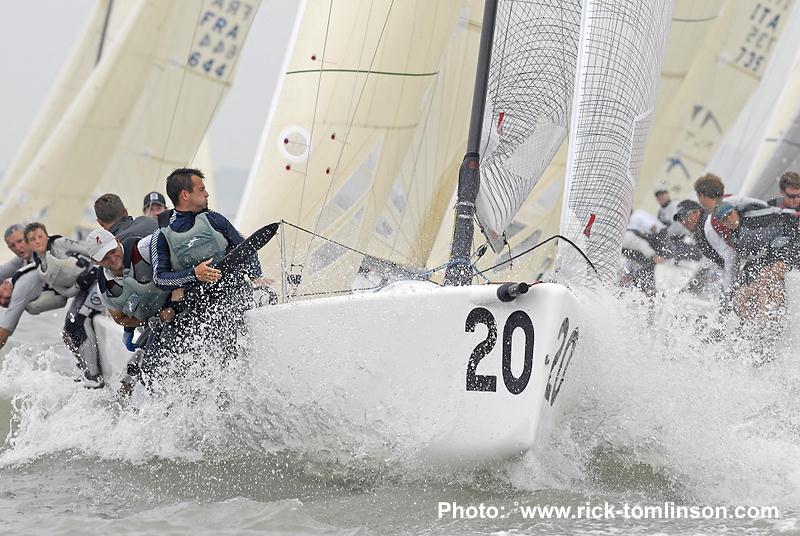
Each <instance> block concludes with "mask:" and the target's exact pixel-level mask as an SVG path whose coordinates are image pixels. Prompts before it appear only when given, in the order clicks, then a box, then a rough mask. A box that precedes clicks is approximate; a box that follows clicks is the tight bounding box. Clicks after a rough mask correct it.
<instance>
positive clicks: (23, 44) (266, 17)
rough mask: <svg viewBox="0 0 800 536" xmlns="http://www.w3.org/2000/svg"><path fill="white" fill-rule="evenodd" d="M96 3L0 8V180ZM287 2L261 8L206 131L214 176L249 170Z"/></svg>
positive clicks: (0, 4)
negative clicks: (0, 24)
mask: <svg viewBox="0 0 800 536" xmlns="http://www.w3.org/2000/svg"><path fill="white" fill-rule="evenodd" d="M96 1H97V0H69V1H66V0H25V1H24V2H13V1H7V0H5V1H0V20H2V21H4V22H5V24H4V29H3V31H2V32H0V65H1V66H2V69H3V75H2V78H3V81H4V84H3V89H2V96H3V98H2V99H0V120H1V121H2V128H1V129H0V173H2V172H3V171H4V170H5V169H7V168H8V166H9V165H10V164H11V161H12V160H13V158H14V154H15V152H16V150H17V148H18V147H19V145H20V143H21V142H22V140H23V138H24V136H25V134H26V132H27V130H28V128H29V126H30V125H31V123H32V122H33V119H34V117H35V115H36V112H37V110H38V109H39V107H40V106H41V105H42V103H43V102H44V100H45V97H46V96H47V92H48V90H49V89H50V85H51V84H52V83H53V82H54V80H55V78H56V76H57V75H58V73H59V70H60V68H61V66H62V64H63V63H64V62H65V61H66V58H67V56H68V55H69V52H70V50H71V48H72V46H73V44H74V43H75V42H76V40H77V39H78V34H79V32H80V30H81V29H82V28H83V26H84V23H85V22H86V19H87V18H88V16H89V14H90V13H91V10H92V7H93V6H94V4H95V2H96ZM196 1H198V2H199V1H200V0H196ZM292 4H294V0H262V2H261V8H260V9H259V12H258V15H257V16H256V19H255V21H254V22H253V26H252V28H251V30H250V34H249V36H248V39H247V42H246V44H245V47H244V49H243V51H242V54H241V56H240V59H239V64H238V67H237V73H236V79H235V81H234V84H233V87H232V88H231V91H230V92H229V93H228V95H227V97H226V99H225V101H224V102H223V104H222V106H221V107H220V108H219V110H218V111H217V115H216V117H215V119H214V122H213V123H212V126H211V131H210V132H211V134H210V143H211V158H212V161H213V164H214V168H215V169H217V170H219V169H224V168H239V169H249V167H250V163H251V161H252V159H253V156H254V152H255V150H256V147H257V145H258V141H259V138H260V136H261V130H262V129H263V126H264V120H265V119H266V114H267V109H268V107H269V100H270V97H271V94H272V90H273V87H274V84H275V81H276V78H277V75H278V71H279V70H280V66H281V62H282V59H283V54H284V51H285V49H286V46H287V43H288V38H289V32H290V31H291V27H292V20H291V13H292V12H293V11H294V6H293V5H292Z"/></svg>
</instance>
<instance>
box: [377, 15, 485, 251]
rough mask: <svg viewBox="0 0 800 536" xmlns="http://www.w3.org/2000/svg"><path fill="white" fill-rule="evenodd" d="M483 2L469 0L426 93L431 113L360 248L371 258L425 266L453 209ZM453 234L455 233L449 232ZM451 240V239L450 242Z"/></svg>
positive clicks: (464, 141)
mask: <svg viewBox="0 0 800 536" xmlns="http://www.w3.org/2000/svg"><path fill="white" fill-rule="evenodd" d="M483 3H484V2H483V0H465V1H463V2H462V4H463V5H462V7H461V10H460V12H459V17H458V20H457V21H456V24H455V27H454V29H453V32H452V34H451V36H450V41H449V42H448V44H447V48H446V49H445V51H444V53H443V55H442V60H441V62H440V64H439V67H438V72H439V74H438V75H437V77H436V81H435V82H434V86H433V87H432V88H431V90H430V91H429V92H428V94H427V100H428V102H427V103H426V104H425V105H424V108H425V109H426V110H427V111H426V112H425V113H424V115H423V120H422V121H421V122H420V123H419V124H418V125H417V128H416V129H415V132H414V138H413V141H412V142H411V144H410V146H409V150H408V152H407V153H406V156H405V158H404V160H403V163H402V165H401V167H400V169H399V170H398V173H397V178H396V179H395V181H394V184H393V185H392V190H391V193H390V194H389V199H388V200H387V202H386V203H385V205H384V208H383V210H382V211H381V214H380V216H379V217H378V221H377V224H376V226H375V230H374V236H373V239H372V240H370V241H369V242H368V244H362V245H364V247H365V248H366V249H367V251H369V253H370V254H371V255H374V256H376V257H379V258H381V259H385V260H388V261H392V262H396V263H401V264H405V265H408V266H412V267H424V266H425V264H426V261H427V259H428V256H429V255H430V252H431V249H432V248H433V245H434V241H435V240H436V237H437V235H438V232H439V229H440V227H441V225H442V221H443V219H444V218H445V216H446V214H448V213H449V208H450V207H452V201H451V198H452V194H453V191H454V190H455V187H456V182H457V179H458V168H459V166H460V164H461V160H462V158H463V155H464V147H465V146H466V144H467V130H468V128H469V113H468V110H469V106H470V103H471V101H472V94H471V92H470V91H466V90H465V88H468V87H470V86H471V85H472V84H473V82H474V79H475V65H476V62H477V56H478V42H479V40H480V29H481V14H482V10H483ZM451 234H452V232H451ZM448 240H449V237H448Z"/></svg>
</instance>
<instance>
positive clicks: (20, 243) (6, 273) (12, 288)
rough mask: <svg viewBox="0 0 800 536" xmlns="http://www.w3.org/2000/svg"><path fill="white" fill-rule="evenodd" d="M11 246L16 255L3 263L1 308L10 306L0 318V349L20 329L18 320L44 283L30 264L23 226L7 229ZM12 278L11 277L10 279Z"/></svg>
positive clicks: (37, 295) (0, 269)
mask: <svg viewBox="0 0 800 536" xmlns="http://www.w3.org/2000/svg"><path fill="white" fill-rule="evenodd" d="M5 240H6V245H7V246H8V249H10V250H11V251H12V252H13V253H14V255H15V256H14V258H13V259H11V260H10V261H8V262H5V263H3V264H2V265H0V278H1V279H3V281H2V283H0V307H5V308H7V310H6V312H5V314H3V317H2V318H0V348H2V347H3V346H5V344H6V342H7V341H8V338H9V337H10V336H11V335H12V334H13V333H14V330H15V329H16V328H17V324H18V323H19V319H20V317H21V316H22V313H23V312H24V311H25V308H26V307H27V306H28V304H29V303H31V302H32V301H34V300H36V298H38V297H39V295H40V294H41V293H42V283H41V281H39V276H38V275H37V274H36V272H35V270H36V265H35V264H32V263H31V249H30V246H29V245H28V243H27V242H26V241H25V233H24V229H23V227H22V226H21V225H18V224H15V225H11V226H10V227H9V228H8V229H6V232H5ZM9 278H10V279H9Z"/></svg>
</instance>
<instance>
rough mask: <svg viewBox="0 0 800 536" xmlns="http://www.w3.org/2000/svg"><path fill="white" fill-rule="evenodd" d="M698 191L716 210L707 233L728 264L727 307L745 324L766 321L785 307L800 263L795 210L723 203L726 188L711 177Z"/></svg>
mask: <svg viewBox="0 0 800 536" xmlns="http://www.w3.org/2000/svg"><path fill="white" fill-rule="evenodd" d="M695 192H697V197H698V200H699V201H700V204H702V205H703V206H704V208H708V207H711V214H710V216H709V217H708V218H707V219H706V222H705V224H704V233H705V235H706V237H707V239H708V242H709V244H711V246H712V247H713V248H714V250H715V251H716V252H717V253H718V254H719V256H720V257H722V259H723V265H724V269H723V287H724V288H723V299H724V301H723V304H726V303H730V304H732V305H733V306H734V308H735V310H736V312H737V313H738V314H739V316H740V317H742V318H743V319H749V318H756V319H765V317H764V315H765V314H769V313H770V311H771V310H774V309H775V308H776V307H781V306H782V305H783V293H782V291H781V290H780V289H782V287H783V275H784V274H785V273H786V271H788V270H789V269H791V268H793V267H797V266H798V265H799V264H800V229H799V228H798V222H800V220H798V218H797V217H796V215H795V214H796V213H795V212H794V211H792V210H783V209H779V208H773V207H763V206H761V205H759V204H756V203H753V202H750V201H747V200H746V201H743V202H740V203H739V204H737V205H736V206H733V205H731V204H728V203H724V202H722V195H723V192H724V185H723V183H722V181H721V180H720V179H719V177H717V176H716V175H713V174H711V173H708V174H706V175H704V176H703V177H701V178H700V179H698V180H697V181H696V182H695Z"/></svg>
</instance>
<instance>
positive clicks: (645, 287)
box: [621, 226, 666, 296]
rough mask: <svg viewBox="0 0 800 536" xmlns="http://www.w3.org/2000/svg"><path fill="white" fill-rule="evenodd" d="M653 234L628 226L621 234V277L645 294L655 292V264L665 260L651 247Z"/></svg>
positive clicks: (623, 281) (649, 294)
mask: <svg viewBox="0 0 800 536" xmlns="http://www.w3.org/2000/svg"><path fill="white" fill-rule="evenodd" d="M651 240H655V235H652V234H650V235H648V234H646V233H642V232H641V231H639V230H638V229H636V228H632V227H630V226H628V229H627V230H626V231H625V234H624V235H623V236H622V258H621V261H622V279H621V282H622V283H623V284H625V283H628V282H630V283H632V284H633V285H635V286H636V287H637V288H638V289H639V290H641V291H642V292H644V293H645V294H646V295H647V296H653V295H654V294H655V290H656V285H655V265H656V264H661V263H663V262H665V261H666V259H665V258H664V257H662V256H661V255H659V254H658V252H656V250H655V249H654V248H653V243H652V242H651Z"/></svg>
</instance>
